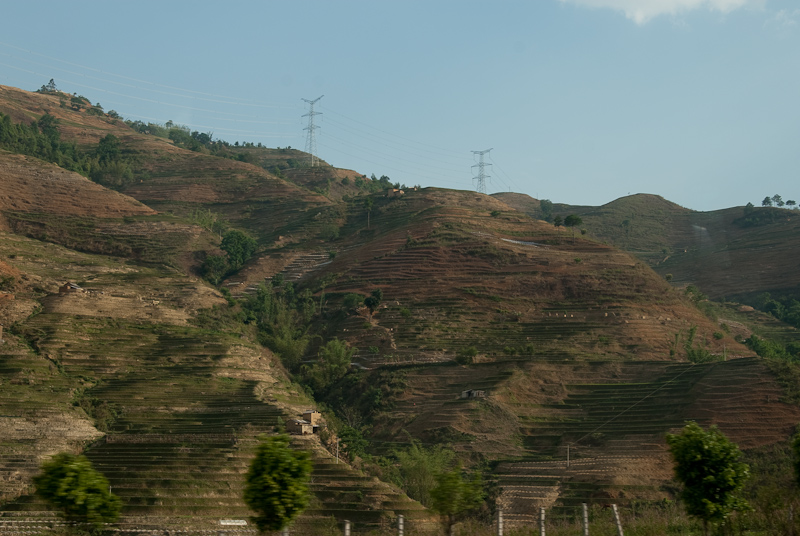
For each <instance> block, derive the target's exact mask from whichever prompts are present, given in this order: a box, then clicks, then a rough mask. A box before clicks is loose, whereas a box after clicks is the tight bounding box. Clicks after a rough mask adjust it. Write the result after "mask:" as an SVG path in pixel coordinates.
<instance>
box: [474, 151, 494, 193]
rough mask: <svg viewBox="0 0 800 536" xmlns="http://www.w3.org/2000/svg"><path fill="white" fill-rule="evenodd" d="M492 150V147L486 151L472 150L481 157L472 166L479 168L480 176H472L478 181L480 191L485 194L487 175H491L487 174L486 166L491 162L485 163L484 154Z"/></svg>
mask: <svg viewBox="0 0 800 536" xmlns="http://www.w3.org/2000/svg"><path fill="white" fill-rule="evenodd" d="M489 151H491V149H486V150H485V151H472V154H476V155H478V157H479V160H478V163H477V164H475V165H474V166H472V167H474V168H475V167H476V168H478V176H477V177H472V180H474V181H478V193H481V194H485V193H486V177H488V176H489V175H487V174H486V166H487V165H488V166H491V164H485V163H484V162H483V155H485V154H486V153H488V152H489Z"/></svg>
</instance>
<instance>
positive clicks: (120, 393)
mask: <svg viewBox="0 0 800 536" xmlns="http://www.w3.org/2000/svg"><path fill="white" fill-rule="evenodd" d="M71 101H72V99H71V98H69V96H64V95H63V94H54V95H49V94H35V93H29V92H25V91H21V90H17V89H13V88H7V87H0V112H2V113H3V114H5V116H6V117H7V119H6V123H5V124H11V120H13V121H15V122H17V123H20V122H22V123H24V124H25V125H28V124H37V125H38V124H39V123H41V122H42V121H43V119H42V118H43V117H45V116H46V115H47V116H52V117H53V118H55V119H46V120H44V122H43V123H42V124H41V125H40V126H37V127H26V128H30V129H31V130H30V131H26V132H29V135H30V136H33V135H34V134H33V133H32V132H34V131H35V132H36V133H39V134H42V132H40V131H42V130H46V129H50V130H49V132H50V134H49V135H50V136H51V137H50V141H51V142H52V143H53V144H54V145H53V146H55V147H57V149H58V151H56V152H57V153H58V154H60V155H61V156H60V158H61V163H62V165H63V166H72V167H73V168H74V170H73V171H66V170H65V169H64V167H59V166H57V165H56V164H55V163H52V162H51V163H48V162H45V161H43V160H41V159H39V158H37V156H36V155H39V156H41V157H42V158H45V157H47V158H52V159H53V160H57V159H58V158H59V157H58V155H57V154H55V153H53V152H48V151H39V152H36V150H34V148H31V147H28V148H27V149H26V150H28V151H29V152H30V153H35V154H27V155H21V154H16V153H13V152H12V151H11V150H7V151H6V152H0V222H1V223H2V228H0V233H2V235H0V236H1V237H2V240H0V277H2V282H3V283H2V284H3V287H4V288H3V289H0V290H3V294H0V307H2V309H0V321H2V322H3V323H4V324H5V325H6V326H7V330H6V333H5V338H6V340H7V343H6V344H5V345H3V346H2V348H0V354H2V357H3V367H4V368H3V378H2V381H3V387H4V391H3V392H4V394H3V397H2V399H0V414H2V415H3V417H2V418H3V419H5V421H3V422H2V423H0V424H5V430H6V433H7V434H8V435H7V436H4V437H8V438H9V439H8V440H7V444H8V448H9V450H8V453H7V455H5V457H4V458H3V459H2V460H0V471H3V472H4V473H3V474H5V475H9V477H8V478H6V479H5V480H3V487H2V488H0V497H2V500H4V501H6V502H5V504H4V506H3V507H2V509H3V510H4V512H6V514H4V515H8V516H11V515H13V516H19V517H21V518H25V519H31V518H33V517H35V516H36V515H40V516H44V518H45V519H46V520H48V522H52V518H51V517H48V516H49V515H50V514H49V513H48V511H47V510H46V507H45V505H43V504H42V503H40V502H38V501H37V500H35V499H34V498H33V497H32V496H30V495H29V493H30V491H31V477H32V475H33V474H34V473H35V471H36V467H37V465H38V463H39V462H40V461H41V460H42V459H44V458H45V457H46V456H47V455H49V454H52V453H54V452H56V451H59V450H64V449H69V450H73V451H80V450H83V451H85V452H86V453H87V455H88V456H89V457H90V458H91V459H92V460H94V461H95V463H96V464H97V465H98V466H99V467H100V468H101V469H102V470H103V471H104V472H105V473H106V474H107V475H108V476H109V478H110V479H111V481H112V486H113V488H114V489H119V490H120V494H121V496H123V501H124V504H125V506H124V509H123V522H122V524H121V526H124V527H126V528H130V529H132V530H133V529H135V530H145V529H153V530H155V529H158V528H164V527H171V528H174V529H180V530H182V527H183V528H186V527H190V526H191V527H190V528H191V529H192V530H210V527H213V525H214V524H215V523H216V521H217V520H218V518H219V517H221V516H223V515H225V516H229V515H237V516H242V517H246V516H247V512H246V509H245V508H244V507H243V505H242V504H241V500H240V492H241V485H242V479H243V472H244V470H245V468H246V464H247V460H248V457H249V456H250V454H251V452H252V449H253V447H254V445H255V441H256V438H257V436H258V435H259V434H261V433H273V432H274V431H275V430H276V429H279V428H280V427H281V426H282V421H284V420H285V419H286V418H288V417H289V416H292V415H297V414H298V413H299V412H300V411H302V410H304V409H308V407H310V406H313V405H314V404H316V403H324V404H325V405H326V408H327V411H328V415H327V418H328V422H329V424H330V428H331V430H330V434H327V435H325V437H321V438H319V439H318V438H316V437H314V438H312V439H308V438H298V439H297V440H296V441H295V445H296V446H298V447H303V448H309V449H311V450H313V452H314V458H315V497H316V499H315V502H314V505H313V507H312V508H311V510H309V512H308V513H307V515H306V517H304V518H303V521H302V522H303V523H306V524H311V523H319V522H320V520H321V519H323V518H327V517H329V516H333V517H335V518H337V519H344V518H345V516H347V517H346V518H347V519H351V520H358V521H359V522H361V523H362V526H361V528H360V529H359V530H363V529H365V528H369V527H376V526H381V525H386V524H387V523H390V522H392V520H394V519H395V518H396V516H397V515H398V514H399V513H403V515H405V516H406V518H407V519H409V520H415V521H416V522H418V525H417V526H418V527H426V526H427V527H428V528H430V522H431V520H432V517H431V516H430V514H429V513H427V511H426V510H425V509H424V508H422V506H421V505H420V504H419V503H417V502H415V501H413V500H411V499H409V497H407V496H405V495H403V494H402V493H401V492H399V491H398V490H397V489H396V488H394V487H392V486H390V485H388V484H385V483H381V482H378V481H375V480H373V479H372V478H371V477H369V476H367V475H365V474H363V473H360V472H359V471H358V470H357V468H361V469H365V470H367V469H368V470H371V471H372V472H373V474H378V475H380V476H382V477H386V478H390V477H391V476H392V475H391V473H390V470H389V467H390V466H392V463H394V462H391V461H390V462H386V464H384V465H380V464H379V463H377V462H375V461H374V460H375V458H372V457H374V456H386V457H388V458H387V459H388V460H393V459H394V458H392V456H393V455H394V453H395V451H397V450H398V449H400V450H402V449H405V448H407V447H408V446H409V440H410V439H413V440H414V441H417V442H418V444H419V445H422V446H434V445H441V446H445V447H446V448H447V449H448V450H450V451H452V452H455V453H456V455H457V456H458V457H459V459H460V460H461V461H462V462H463V463H465V464H466V465H468V466H471V467H486V468H488V469H487V471H489V472H490V474H489V475H488V476H490V477H491V479H492V481H496V482H498V486H499V487H498V489H497V490H496V491H497V499H498V504H501V505H502V506H503V507H504V508H506V509H508V511H509V516H510V517H509V519H510V520H512V521H513V522H520V523H524V522H526V520H527V518H526V517H525V516H526V515H528V514H527V512H529V511H532V510H531V509H532V508H534V507H536V506H539V505H541V506H554V505H555V506H559V507H561V506H567V505H569V504H572V503H574V502H576V501H582V500H589V501H603V500H607V499H608V498H614V499H616V500H618V501H619V502H620V503H621V504H625V503H627V502H629V501H634V500H638V499H643V500H654V499H661V498H666V497H669V496H670V492H669V491H668V490H666V489H665V488H664V484H665V483H667V482H668V481H669V480H670V478H671V474H670V468H669V462H668V459H667V455H666V451H665V445H664V441H663V436H664V434H665V433H666V432H668V431H671V430H676V429H677V428H679V427H680V426H681V425H682V423H683V422H684V421H685V420H687V419H693V420H698V421H699V422H701V423H703V424H710V423H717V424H719V425H720V427H721V428H722V429H723V431H724V432H726V433H728V434H729V435H731V437H733V438H734V439H735V440H736V441H737V442H739V443H740V444H741V445H742V446H743V447H745V448H751V449H752V448H768V447H771V446H774V445H781V444H783V443H784V442H785V441H786V440H787V439H788V437H789V436H790V435H791V433H792V432H793V429H794V425H795V424H796V422H797V421H798V420H799V419H800V408H798V406H796V405H795V404H793V403H790V402H788V401H791V400H793V399H792V398H791V397H792V394H791V387H787V380H786V377H785V376H776V374H775V373H774V372H773V371H772V369H770V367H769V366H768V364H767V363H766V362H765V361H764V360H761V359H758V358H756V357H755V352H754V351H752V350H751V349H749V348H748V347H747V346H746V345H745V344H743V341H744V340H746V339H747V338H748V337H750V336H751V335H752V334H753V330H754V329H760V328H759V326H764V325H767V322H766V321H765V319H764V317H763V316H759V315H758V314H757V313H755V312H742V311H741V310H740V309H739V308H738V306H736V305H733V306H725V307H723V306H720V308H719V309H715V310H714V314H709V307H711V304H709V303H707V302H704V301H703V300H701V299H700V298H699V297H698V295H697V294H688V295H687V293H686V292H685V291H684V289H683V288H682V287H683V286H684V285H686V284H688V283H692V284H695V285H698V286H699V287H700V288H701V289H702V290H703V291H704V292H706V293H708V294H709V295H712V296H731V295H733V294H734V292H733V290H737V291H741V292H740V293H745V292H755V291H759V290H762V289H767V288H772V287H770V286H769V285H772V284H773V283H768V284H766V283H762V282H759V280H758V278H757V277H755V276H754V273H755V271H756V270H758V269H760V270H761V273H762V275H763V276H764V277H770V278H771V277H773V276H777V275H780V276H782V277H783V278H784V279H783V283H781V284H786V285H789V284H792V282H793V281H794V280H793V279H792V278H794V277H796V274H794V273H793V272H792V270H791V269H790V265H789V261H786V260H785V259H784V258H783V257H789V256H788V255H785V251H786V250H785V249H784V248H786V247H790V246H791V245H792V244H793V240H794V237H795V236H797V233H795V231H794V225H796V221H795V218H794V217H793V215H791V214H790V215H787V217H786V220H785V221H784V220H783V219H781V218H777V219H774V220H770V221H769V222H766V221H765V220H763V219H762V220H758V222H757V223H758V224H753V223H752V221H753V220H752V218H751V219H750V220H748V221H750V223H746V222H745V220H739V219H737V218H739V217H740V216H737V214H740V213H741V215H742V216H744V214H743V213H742V211H743V210H744V209H729V211H721V212H719V213H709V214H702V213H695V212H692V211H689V210H687V209H684V208H682V207H679V206H677V205H674V204H672V203H670V202H668V201H666V200H663V199H661V198H659V197H658V196H643V195H638V196H630V197H628V198H623V199H621V200H617V201H615V202H613V203H609V204H608V205H605V206H603V207H599V208H594V207H571V206H569V205H554V206H553V207H552V211H553V212H552V213H553V214H562V213H563V214H569V213H579V214H580V215H581V217H582V218H583V220H584V225H583V227H585V228H586V229H587V233H586V234H581V232H580V231H579V230H578V231H577V232H576V231H575V230H572V229H565V228H556V227H554V226H553V225H552V224H551V223H548V222H545V221H542V220H540V219H539V218H538V216H539V215H540V214H539V213H538V212H537V211H541V203H540V202H539V201H537V200H533V199H531V198H529V197H527V196H524V195H521V194H497V195H495V196H487V195H484V194H479V193H475V192H469V191H458V190H445V189H439V188H406V189H404V190H403V191H402V192H401V191H399V189H396V188H394V186H395V185H392V184H391V183H390V182H389V180H388V178H381V179H374V180H373V179H368V178H366V177H365V176H364V175H360V174H358V173H357V172H355V171H352V170H343V169H337V168H335V167H332V166H330V165H329V164H327V163H325V162H322V163H321V165H320V166H318V167H308V166H307V165H304V164H303V162H304V161H306V159H307V156H308V155H305V154H304V153H302V152H300V151H297V150H295V149H290V148H266V147H257V146H252V144H249V145H244V146H231V145H230V144H226V143H224V142H221V141H218V140H217V141H215V140H212V139H210V137H203V135H202V134H200V133H196V132H187V131H186V130H185V129H182V128H179V127H169V128H168V127H166V126H164V125H153V124H149V125H145V124H142V123H140V122H125V121H122V120H121V119H120V118H119V117H114V116H113V115H110V113H105V112H104V111H103V110H102V109H101V108H100V109H99V110H98V108H99V107H97V106H91V105H90V104H89V105H84V106H80V105H76V106H77V109H76V108H75V107H73V106H72V105H71ZM62 102H63V103H65V104H64V105H63V106H62ZM90 109H95V111H94V112H91V113H90V112H89V110H90ZM48 125H49V126H48ZM53 125H55V126H53ZM51 127H52V128H51ZM53 128H55V131H53V130H52V129H53ZM109 136H111V137H109ZM0 139H2V136H0ZM54 140H55V141H54ZM67 155H72V156H69V158H67ZM87 176H88V177H91V178H92V180H89V178H87ZM759 214H763V213H762V212H759ZM778 214H780V215H781V216H783V214H784V212H780V213H778ZM752 215H753V214H752V213H751V214H749V216H752ZM624 221H627V222H628V223H627V224H624V225H623V223H622V222H624ZM737 222H738V223H737ZM743 222H744V223H743ZM761 222H764V223H763V224H761ZM693 226H694V227H693ZM697 229H701V231H700V232H699V234H698V231H697ZM233 231H236V232H241V233H243V235H244V236H247V237H250V238H251V239H252V249H251V251H250V254H249V255H248V256H245V257H243V258H242V260H241V265H233V264H231V265H226V267H227V269H226V271H225V272H223V273H221V274H220V277H219V281H216V283H218V284H216V285H214V284H211V282H210V280H211V278H209V277H208V271H207V269H208V264H207V260H208V259H210V258H212V259H213V258H224V257H226V256H229V257H230V256H231V252H230V248H229V247H227V246H226V245H225V244H224V243H223V242H224V240H225V238H224V237H226V236H231V235H230V233H232V232H233ZM793 233H794V234H793ZM770 241H772V242H771V246H772V247H773V248H774V251H773V250H768V249H767V248H768V247H769V244H770ZM681 244H683V246H681ZM759 244H760V247H761V249H758V245H759ZM784 244H787V245H784ZM226 247H227V249H226ZM681 247H683V248H684V249H685V250H686V251H683V252H681V251H679V249H680V248H681ZM665 250H666V251H665ZM754 251H756V252H759V253H758V254H754ZM781 252H784V254H783V255H781ZM632 253H635V255H634V254H632ZM726 259H727V260H726ZM764 259H769V265H765V266H762V267H761V268H758V266H759V263H760V262H762V261H763V260H764ZM666 270H669V272H667V271H666ZM795 271H796V270H795ZM666 273H671V274H672V276H673V277H672V282H671V283H672V284H670V282H668V281H667V280H666V278H665V277H664V276H665V274H666ZM204 276H205V277H206V279H203V277H204ZM770 281H774V280H772V279H771V280H770ZM66 283H72V285H65V284H66ZM376 291H380V292H379V293H378V295H379V296H380V300H379V303H378V304H377V305H376V306H375V307H373V308H372V310H371V309H370V308H369V307H368V306H367V303H366V302H365V300H364V298H365V297H366V296H369V295H375V293H376ZM698 305H700V306H702V307H699V306H698ZM772 329H774V330H776V331H777V330H785V331H784V332H783V333H785V336H786V337H787V338H789V339H791V337H793V336H795V335H793V333H794V332H793V331H791V330H790V329H788V327H786V326H785V325H772ZM332 340H339V341H344V342H346V343H347V345H348V346H349V347H350V348H352V349H353V350H354V354H353V356H352V362H353V366H351V367H349V368H347V369H346V370H345V371H343V372H342V373H341V374H340V375H339V376H337V377H335V378H333V379H330V380H329V381H327V383H324V382H322V381H321V380H319V378H320V377H322V375H321V374H320V375H319V376H314V375H313V372H314V371H315V370H317V369H315V368H314V367H316V366H322V365H324V363H323V362H322V361H323V360H322V359H320V358H319V355H321V353H320V349H321V348H323V347H324V346H325V345H326V344H327V343H328V342H329V341H332ZM312 395H313V398H312ZM764 423H769V430H764ZM12 430H13V432H12ZM65 430H70V433H69V434H65V433H64V431H65ZM336 434H339V435H341V436H342V437H341V438H340V439H342V438H343V439H342V440H341V441H340V443H341V444H340V446H341V447H342V449H343V454H344V453H347V455H348V457H349V458H350V459H351V460H352V461H353V463H354V466H355V467H350V466H349V465H345V464H342V466H339V465H338V464H335V463H334V462H332V461H331V460H332V453H333V452H336V450H335V449H336V445H337V442H336ZM359 441H363V442H364V443H363V444H364V446H362V447H360V450H357V446H358V445H360V444H361V443H360V442H359ZM567 445H569V446H570V448H572V449H573V451H572V452H573V455H574V456H577V458H576V460H575V464H574V465H573V466H571V467H569V468H565V467H564V466H563V465H562V460H563V457H564V453H565V448H566V447H567ZM326 449H327V450H326ZM371 460H372V461H371ZM342 482H348V483H349V484H348V485H341V484H342ZM37 512H38V513H37ZM12 513H13V514H12ZM26 516H27V517H26ZM188 516H194V518H195V519H194V520H193V521H190V520H189V519H188Z"/></svg>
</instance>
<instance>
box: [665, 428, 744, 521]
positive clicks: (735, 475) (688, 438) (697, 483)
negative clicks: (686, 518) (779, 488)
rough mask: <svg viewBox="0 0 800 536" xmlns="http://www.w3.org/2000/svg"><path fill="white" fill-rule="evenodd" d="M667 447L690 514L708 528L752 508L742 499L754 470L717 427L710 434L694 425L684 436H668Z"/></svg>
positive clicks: (683, 432) (686, 430)
mask: <svg viewBox="0 0 800 536" xmlns="http://www.w3.org/2000/svg"><path fill="white" fill-rule="evenodd" d="M667 445H669V451H670V454H672V459H673V461H674V462H675V478H677V479H678V480H679V481H680V482H681V483H682V484H683V490H682V491H681V493H680V497H681V498H682V499H683V501H684V503H685V506H686V513H688V514H689V515H690V516H693V517H697V518H698V519H700V520H702V522H703V532H704V534H706V535H708V526H709V524H711V525H718V524H721V523H724V522H725V520H726V519H727V518H728V516H730V515H731V513H732V512H734V511H740V510H745V509H747V508H748V505H747V502H745V501H744V499H741V498H740V497H739V493H740V492H741V491H742V488H743V487H744V484H745V482H746V481H747V479H748V478H749V476H750V468H749V467H748V465H747V464H746V463H743V462H741V461H739V458H740V456H741V452H739V448H738V447H737V446H736V445H735V444H734V443H732V442H731V441H730V440H728V438H727V437H725V435H724V434H723V433H722V432H720V431H719V429H718V428H717V427H716V426H711V427H710V428H709V429H708V430H707V431H706V430H703V429H702V428H701V427H700V426H699V425H698V424H697V423H694V422H690V423H689V424H687V425H686V426H685V427H684V428H683V430H682V431H681V433H680V434H677V435H675V434H668V435H667Z"/></svg>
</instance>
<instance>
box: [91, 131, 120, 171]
mask: <svg viewBox="0 0 800 536" xmlns="http://www.w3.org/2000/svg"><path fill="white" fill-rule="evenodd" d="M96 154H97V158H98V160H99V161H100V163H101V164H106V163H109V162H113V161H115V160H117V159H118V158H119V155H120V146H119V138H118V137H116V136H115V135H113V134H107V135H105V136H104V137H103V138H102V139H101V140H100V143H98V144H97V151H96Z"/></svg>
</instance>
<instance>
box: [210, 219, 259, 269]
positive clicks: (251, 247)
mask: <svg viewBox="0 0 800 536" xmlns="http://www.w3.org/2000/svg"><path fill="white" fill-rule="evenodd" d="M219 247H220V249H222V250H223V251H224V252H225V253H227V254H228V264H229V265H230V267H231V269H232V270H238V269H239V268H241V267H242V266H244V263H246V262H247V261H248V260H249V259H250V257H252V256H253V254H254V253H255V252H256V247H257V244H256V241H255V240H254V239H252V238H251V237H249V236H247V235H246V234H245V233H243V232H242V231H239V230H237V229H233V230H232V231H228V232H227V233H225V236H223V237H222V243H221V244H220V246H219Z"/></svg>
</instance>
